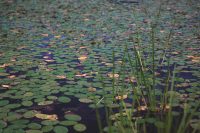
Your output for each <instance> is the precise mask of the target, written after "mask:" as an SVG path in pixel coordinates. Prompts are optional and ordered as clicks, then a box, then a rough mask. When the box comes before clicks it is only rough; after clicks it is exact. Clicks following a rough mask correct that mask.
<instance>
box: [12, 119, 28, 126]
mask: <svg viewBox="0 0 200 133" xmlns="http://www.w3.org/2000/svg"><path fill="white" fill-rule="evenodd" d="M11 123H12V124H21V125H23V124H27V123H29V120H25V119H20V120H16V121H12V122H11Z"/></svg>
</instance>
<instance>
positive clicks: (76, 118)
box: [64, 114, 81, 121]
mask: <svg viewBox="0 0 200 133" xmlns="http://www.w3.org/2000/svg"><path fill="white" fill-rule="evenodd" d="M64 117H65V119H68V120H70V121H80V120H81V116H79V115H76V114H66V115H65V116H64Z"/></svg>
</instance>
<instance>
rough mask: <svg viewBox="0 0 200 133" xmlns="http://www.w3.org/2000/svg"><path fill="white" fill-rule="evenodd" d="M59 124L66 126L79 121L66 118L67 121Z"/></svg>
mask: <svg viewBox="0 0 200 133" xmlns="http://www.w3.org/2000/svg"><path fill="white" fill-rule="evenodd" d="M59 124H60V125H64V126H71V125H75V124H77V122H76V121H68V120H66V121H61V122H60V123H59Z"/></svg>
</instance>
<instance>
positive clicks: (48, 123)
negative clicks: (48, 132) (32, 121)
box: [41, 120, 59, 126]
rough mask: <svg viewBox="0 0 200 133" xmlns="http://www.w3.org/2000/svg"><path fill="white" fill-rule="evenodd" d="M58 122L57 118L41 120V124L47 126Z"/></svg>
mask: <svg viewBox="0 0 200 133" xmlns="http://www.w3.org/2000/svg"><path fill="white" fill-rule="evenodd" d="M58 123H59V121H57V120H44V121H42V122H41V124H43V125H46V126H53V125H56V124H58Z"/></svg>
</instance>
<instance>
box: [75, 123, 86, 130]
mask: <svg viewBox="0 0 200 133" xmlns="http://www.w3.org/2000/svg"><path fill="white" fill-rule="evenodd" d="M73 128H74V130H76V131H77V132H83V131H85V130H86V126H85V125H83V124H81V123H79V124H76V125H74V126H73Z"/></svg>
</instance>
